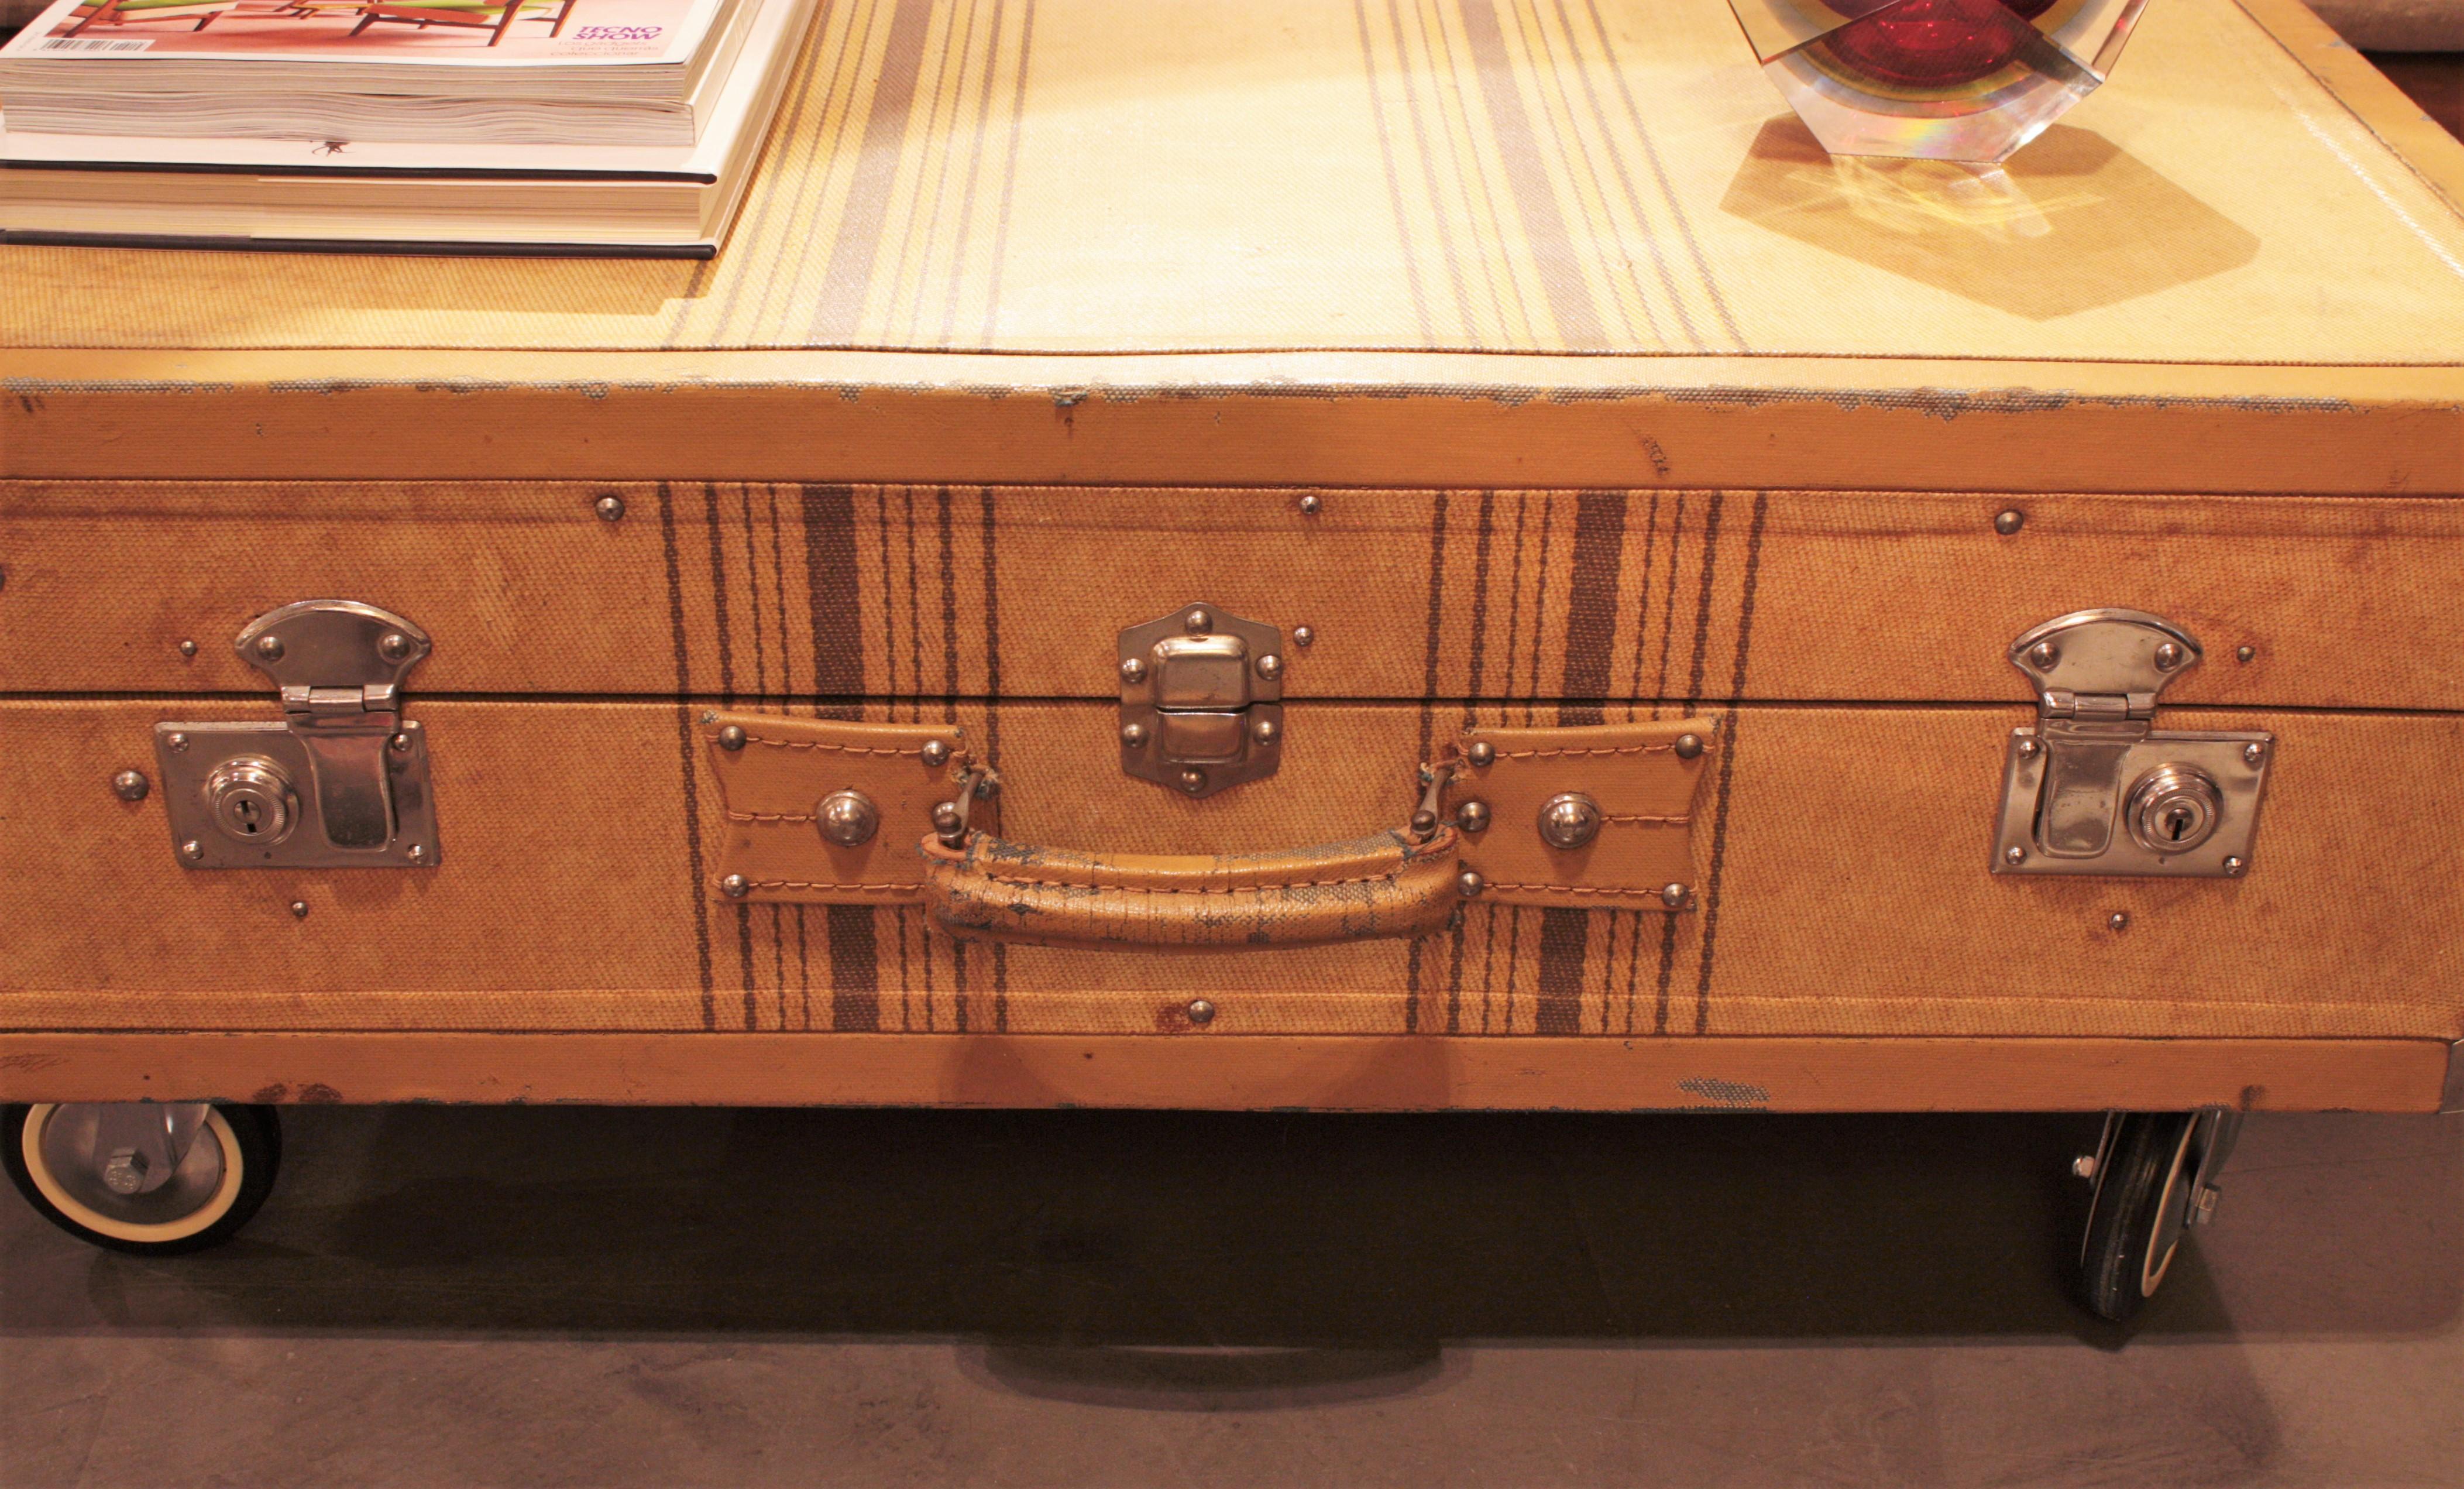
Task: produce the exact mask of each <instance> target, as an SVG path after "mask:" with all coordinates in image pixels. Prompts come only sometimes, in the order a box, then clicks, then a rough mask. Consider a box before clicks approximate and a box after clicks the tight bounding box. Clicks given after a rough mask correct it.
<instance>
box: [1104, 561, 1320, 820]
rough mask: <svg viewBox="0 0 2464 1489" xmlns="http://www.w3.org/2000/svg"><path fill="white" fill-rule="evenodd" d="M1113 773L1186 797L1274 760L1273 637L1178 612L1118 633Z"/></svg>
mask: <svg viewBox="0 0 2464 1489" xmlns="http://www.w3.org/2000/svg"><path fill="white" fill-rule="evenodd" d="M1120 680H1121V723H1120V731H1121V734H1120V738H1121V768H1122V769H1123V770H1125V771H1127V772H1129V773H1130V774H1131V775H1133V776H1136V777H1138V778H1140V779H1141V780H1147V781H1155V782H1157V783H1159V784H1161V785H1164V786H1170V787H1173V788H1175V789H1178V790H1181V791H1185V792H1187V793H1188V794H1190V795H1192V796H1212V795H1214V794H1215V793H1216V792H1217V791H1220V790H1222V789H1224V788H1226V787H1230V786H1238V785H1239V784H1241V783H1242V782H1243V781H1255V780H1260V779H1263V778H1264V777H1266V776H1270V775H1272V774H1274V773H1275V767H1277V766H1279V765H1281V764H1283V758H1284V705H1283V698H1284V657H1283V633H1282V632H1281V631H1279V630H1277V629H1276V628H1274V627H1273V626H1269V625H1265V624H1262V623H1260V622H1258V621H1254V620H1243V619H1241V618H1240V617H1239V616H1237V615H1227V614H1225V613H1223V612H1222V611H1221V610H1218V609H1217V608H1216V607H1214V606H1212V605H1188V606H1183V607H1182V608H1181V609H1179V610H1177V611H1174V612H1173V613H1171V614H1169V615H1166V616H1164V617H1162V618H1161V619H1158V620H1151V621H1148V622H1147V623H1146V624H1144V625H1142V626H1132V627H1130V628H1129V629H1128V630H1126V631H1124V632H1122V633H1121V641H1120Z"/></svg>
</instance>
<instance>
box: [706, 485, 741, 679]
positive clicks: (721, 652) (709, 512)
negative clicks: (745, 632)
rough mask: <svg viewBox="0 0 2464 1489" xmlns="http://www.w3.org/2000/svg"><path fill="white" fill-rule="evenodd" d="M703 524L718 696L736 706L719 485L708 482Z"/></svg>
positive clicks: (734, 654) (733, 658) (733, 654)
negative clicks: (707, 546) (715, 641)
mask: <svg viewBox="0 0 2464 1489" xmlns="http://www.w3.org/2000/svg"><path fill="white" fill-rule="evenodd" d="M701 500H702V512H703V517H704V527H705V529H706V530H707V531H708V532H709V534H710V610H711V618H712V621H713V622H714V623H715V625H716V627H717V630H718V699H719V704H720V706H721V707H725V708H733V707H735V706H736V652H735V647H734V645H733V644H732V642H731V639H730V637H729V634H728V629H729V628H728V623H727V591H728V589H729V588H730V586H729V585H728V582H727V555H726V553H725V551H724V548H723V544H721V543H720V541H719V536H718V535H719V532H720V530H721V529H720V527H719V518H718V488H717V487H716V486H714V485H712V484H710V483H709V482H707V481H705V482H703V484H702V488H701Z"/></svg>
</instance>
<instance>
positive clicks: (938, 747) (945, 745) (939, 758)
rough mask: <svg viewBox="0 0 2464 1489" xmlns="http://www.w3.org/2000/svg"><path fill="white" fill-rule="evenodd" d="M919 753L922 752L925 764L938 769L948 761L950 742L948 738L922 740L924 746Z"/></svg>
mask: <svg viewBox="0 0 2464 1489" xmlns="http://www.w3.org/2000/svg"><path fill="white" fill-rule="evenodd" d="M920 753H921V754H922V756H923V758H924V763H925V764H926V765H928V766H931V767H933V768H934V769H935V770H938V769H940V768H941V767H943V766H946V765H948V764H949V763H950V742H949V741H948V740H926V741H925V742H924V748H923V749H922V750H921V751H920Z"/></svg>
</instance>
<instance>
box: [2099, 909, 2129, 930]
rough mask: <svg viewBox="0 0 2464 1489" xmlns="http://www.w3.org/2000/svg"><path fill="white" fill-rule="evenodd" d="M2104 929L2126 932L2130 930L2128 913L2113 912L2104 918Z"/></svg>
mask: <svg viewBox="0 0 2464 1489" xmlns="http://www.w3.org/2000/svg"><path fill="white" fill-rule="evenodd" d="M2104 927H2105V929H2107V930H2117V931H2126V930H2128V929H2129V928H2130V912H2129V911H2127V910H2116V911H2114V912H2113V913H2112V914H2111V915H2108V916H2106V917H2105V918H2104Z"/></svg>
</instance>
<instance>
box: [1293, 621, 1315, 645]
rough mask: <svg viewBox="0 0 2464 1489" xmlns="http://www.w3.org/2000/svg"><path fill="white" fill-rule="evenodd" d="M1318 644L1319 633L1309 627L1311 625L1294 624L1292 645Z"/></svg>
mask: <svg viewBox="0 0 2464 1489" xmlns="http://www.w3.org/2000/svg"><path fill="white" fill-rule="evenodd" d="M1316 644H1317V633H1316V632H1314V631H1312V630H1310V629H1309V627H1307V626H1294V627H1293V628H1292V645H1294V646H1299V647H1309V646H1315V645H1316Z"/></svg>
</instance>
